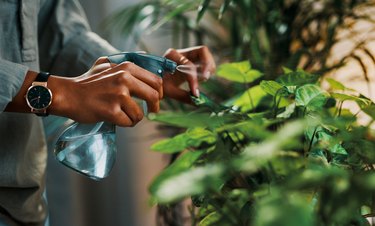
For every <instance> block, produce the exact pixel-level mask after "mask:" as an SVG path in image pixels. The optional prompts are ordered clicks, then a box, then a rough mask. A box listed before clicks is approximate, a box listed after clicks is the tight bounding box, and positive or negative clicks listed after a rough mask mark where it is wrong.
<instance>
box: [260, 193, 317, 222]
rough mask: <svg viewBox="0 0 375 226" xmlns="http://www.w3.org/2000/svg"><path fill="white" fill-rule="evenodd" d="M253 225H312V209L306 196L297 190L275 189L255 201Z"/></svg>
mask: <svg viewBox="0 0 375 226" xmlns="http://www.w3.org/2000/svg"><path fill="white" fill-rule="evenodd" d="M256 210H257V217H256V218H255V222H254V224H253V225H255V226H275V225H285V226H313V225H315V224H314V219H313V209H312V208H310V207H309V205H308V204H307V203H306V197H305V196H303V195H301V194H300V193H297V192H286V193H283V192H281V191H278V190H276V189H273V190H271V191H270V192H269V193H268V195H267V196H264V197H262V198H261V199H260V200H259V202H258V203H257V207H256Z"/></svg>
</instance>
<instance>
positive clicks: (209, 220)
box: [199, 211, 221, 226]
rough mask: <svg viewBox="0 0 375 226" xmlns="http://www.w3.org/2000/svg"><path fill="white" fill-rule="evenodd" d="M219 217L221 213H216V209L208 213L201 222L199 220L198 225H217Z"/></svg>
mask: <svg viewBox="0 0 375 226" xmlns="http://www.w3.org/2000/svg"><path fill="white" fill-rule="evenodd" d="M220 219H221V215H220V214H218V213H217V212H216V211H215V212H212V213H210V214H208V215H207V216H206V217H205V218H203V220H201V222H199V226H214V225H218V223H219V221H220Z"/></svg>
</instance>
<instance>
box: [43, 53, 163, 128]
mask: <svg viewBox="0 0 375 226" xmlns="http://www.w3.org/2000/svg"><path fill="white" fill-rule="evenodd" d="M48 86H49V87H50V89H51V90H52V93H53V95H54V97H53V102H52V105H51V106H50V113H51V114H56V115H61V116H65V117H69V118H71V119H73V120H75V121H78V122H82V123H93V122H98V121H107V122H111V123H114V124H116V125H119V126H134V125H135V124H136V123H138V122H139V121H140V120H141V119H142V118H143V111H142V108H141V107H140V106H139V105H138V104H137V103H136V102H135V101H134V99H133V98H132V97H137V98H140V99H143V100H145V101H146V102H147V106H148V110H149V111H151V112H157V111H159V102H160V99H161V98H162V97H163V88H162V80H161V78H159V77H158V76H156V75H154V74H153V73H151V72H149V71H147V70H145V69H143V68H141V67H138V66H137V65H135V64H133V63H130V62H124V63H121V64H118V65H114V64H110V63H108V61H107V59H106V58H105V57H102V58H99V59H98V61H97V62H96V63H95V64H94V65H93V67H92V68H91V69H90V70H89V71H88V72H86V73H85V74H83V75H81V76H78V77H75V78H61V77H57V76H51V77H50V79H49V80H48Z"/></svg>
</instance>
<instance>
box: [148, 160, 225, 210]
mask: <svg viewBox="0 0 375 226" xmlns="http://www.w3.org/2000/svg"><path fill="white" fill-rule="evenodd" d="M225 169H226V167H225V165H224V164H222V163H212V164H208V165H205V166H199V167H190V168H189V169H185V170H184V171H182V172H174V173H172V172H171V173H168V175H167V176H162V175H161V176H162V177H158V178H157V181H156V182H154V183H153V184H152V185H151V187H150V192H151V194H152V195H153V198H154V199H155V200H156V201H157V202H158V203H171V202H175V201H178V200H180V199H182V198H185V197H188V196H193V195H198V194H202V193H204V192H206V191H218V190H219V189H220V187H221V186H222V184H223V183H224V178H223V175H225V174H224V172H225Z"/></svg>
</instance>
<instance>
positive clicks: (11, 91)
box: [0, 59, 28, 112]
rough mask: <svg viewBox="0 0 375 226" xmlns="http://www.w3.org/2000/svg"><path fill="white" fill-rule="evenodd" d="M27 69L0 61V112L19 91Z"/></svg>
mask: <svg viewBox="0 0 375 226" xmlns="http://www.w3.org/2000/svg"><path fill="white" fill-rule="evenodd" d="M27 70H28V67H26V66H23V65H21V64H16V63H12V62H10V61H7V60H3V59H0V112H3V111H4V109H5V107H6V106H7V104H8V103H9V102H11V101H12V99H13V97H14V96H16V94H17V92H18V91H19V90H20V88H21V86H22V83H23V81H24V79H25V75H26V73H27Z"/></svg>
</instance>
